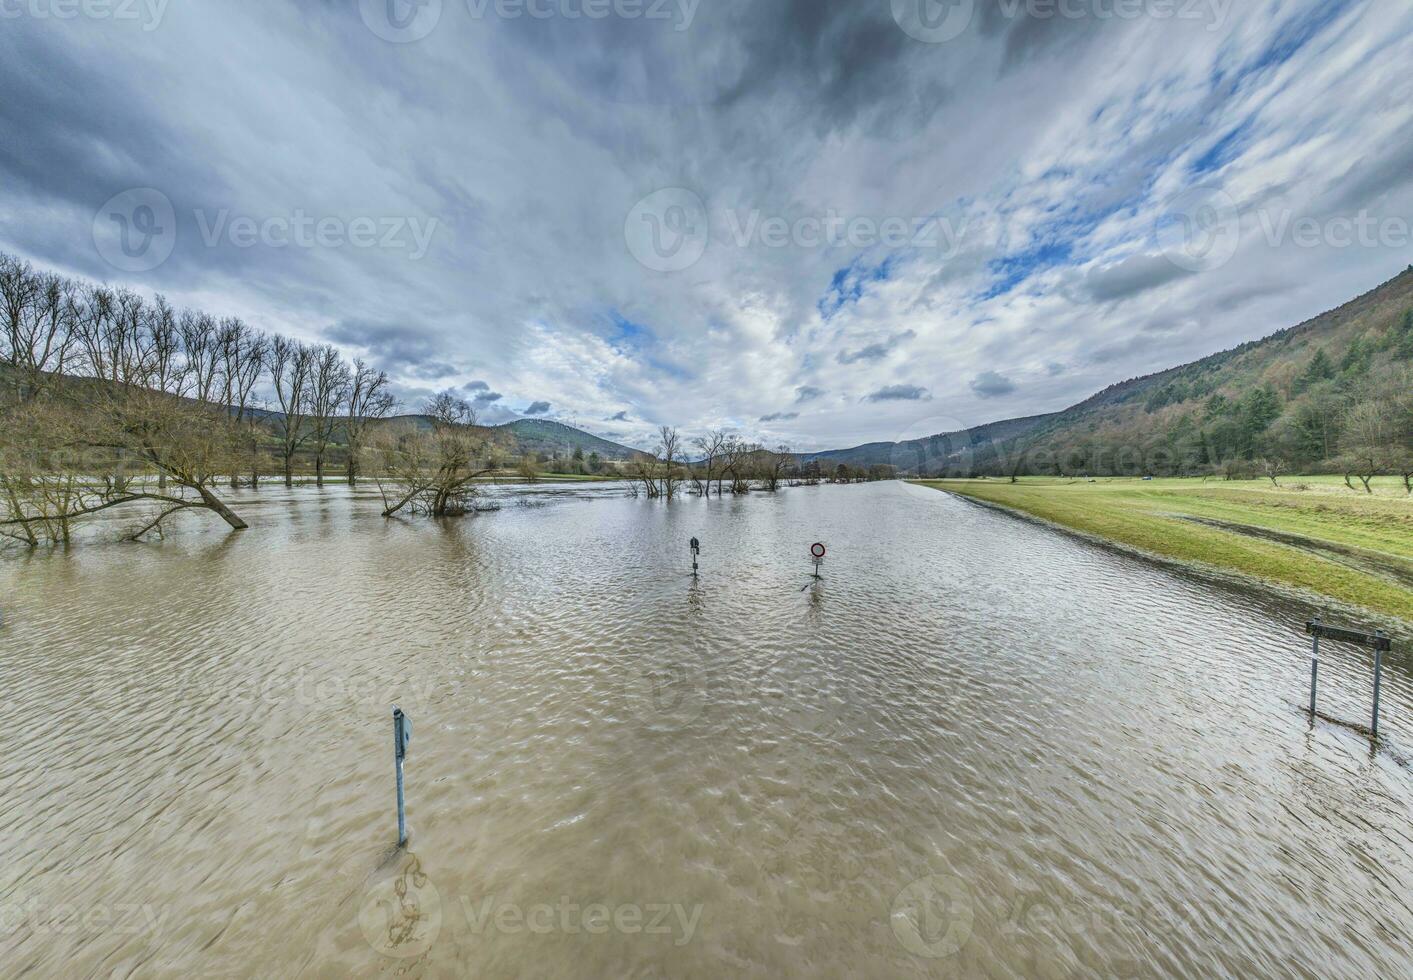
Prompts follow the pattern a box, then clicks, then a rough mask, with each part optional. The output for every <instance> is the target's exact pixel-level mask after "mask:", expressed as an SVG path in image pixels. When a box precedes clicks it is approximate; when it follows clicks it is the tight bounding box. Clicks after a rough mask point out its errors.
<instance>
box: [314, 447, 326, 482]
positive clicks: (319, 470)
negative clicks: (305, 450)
mask: <svg viewBox="0 0 1413 980" xmlns="http://www.w3.org/2000/svg"><path fill="white" fill-rule="evenodd" d="M314 485H315V486H316V487H322V486H323V485H324V456H323V454H322V453H321V454H319V455H318V456H315V457H314Z"/></svg>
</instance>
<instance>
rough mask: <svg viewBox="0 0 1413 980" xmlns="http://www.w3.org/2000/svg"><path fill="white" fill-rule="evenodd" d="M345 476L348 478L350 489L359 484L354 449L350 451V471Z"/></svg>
mask: <svg viewBox="0 0 1413 980" xmlns="http://www.w3.org/2000/svg"><path fill="white" fill-rule="evenodd" d="M345 475H346V476H347V477H348V485H349V486H350V487H351V486H354V485H355V484H356V483H357V482H358V468H357V467H356V466H354V465H353V449H352V447H350V448H349V451H348V469H347V470H346V471H345Z"/></svg>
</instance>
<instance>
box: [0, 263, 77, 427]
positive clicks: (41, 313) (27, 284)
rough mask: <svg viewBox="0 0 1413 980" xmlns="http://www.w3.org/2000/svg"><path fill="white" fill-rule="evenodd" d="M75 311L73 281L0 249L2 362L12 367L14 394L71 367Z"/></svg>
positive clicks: (34, 389) (26, 394)
mask: <svg viewBox="0 0 1413 980" xmlns="http://www.w3.org/2000/svg"><path fill="white" fill-rule="evenodd" d="M76 312H77V311H76V307H75V302H74V286H73V284H72V283H71V282H69V281H68V280H67V279H63V278H61V277H60V276H56V275H52V274H46V273H39V272H35V271H34V270H33V269H31V268H30V266H29V264H28V263H22V262H20V261H19V260H18V259H15V258H12V257H10V256H8V255H4V254H0V318H3V321H4V326H3V329H0V361H3V362H4V363H5V364H7V365H8V366H9V367H10V369H11V370H12V371H13V372H14V374H13V378H12V381H13V384H14V390H15V392H16V395H17V397H18V398H20V399H24V398H27V397H31V396H33V395H34V394H36V393H37V392H38V391H39V389H40V388H42V387H44V386H46V385H47V384H48V383H49V381H50V379H51V378H52V376H54V375H58V374H61V373H63V372H64V371H65V370H66V369H67V368H68V367H69V366H70V365H69V359H70V354H71V352H72V350H73V346H74V343H75V340H76V337H75V334H74V317H75V315H76Z"/></svg>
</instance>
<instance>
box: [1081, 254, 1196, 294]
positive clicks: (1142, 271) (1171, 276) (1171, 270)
mask: <svg viewBox="0 0 1413 980" xmlns="http://www.w3.org/2000/svg"><path fill="white" fill-rule="evenodd" d="M1195 274H1196V273H1193V272H1189V271H1188V270H1186V269H1182V268H1179V267H1178V265H1177V264H1176V263H1174V262H1172V261H1171V260H1169V259H1168V258H1167V257H1165V256H1162V255H1135V256H1133V257H1131V258H1127V259H1125V260H1123V261H1122V262H1119V263H1118V264H1116V265H1111V266H1109V267H1108V268H1105V269H1090V270H1089V273H1088V275H1086V276H1085V280H1084V286H1085V289H1086V290H1087V291H1088V293H1089V295H1090V297H1091V298H1092V299H1094V300H1095V301H1096V302H1100V303H1106V302H1109V301H1110V300H1119V299H1128V298H1129V297H1130V296H1137V295H1139V294H1140V293H1146V292H1148V290H1150V289H1157V288H1158V287H1159V286H1165V285H1167V284H1168V283H1170V282H1172V281H1173V280H1175V279H1182V278H1184V277H1186V276H1191V275H1195Z"/></svg>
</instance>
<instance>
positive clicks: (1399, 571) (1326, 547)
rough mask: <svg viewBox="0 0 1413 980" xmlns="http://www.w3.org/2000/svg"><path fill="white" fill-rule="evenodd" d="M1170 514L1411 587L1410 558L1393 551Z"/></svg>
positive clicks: (1247, 525) (1228, 522)
mask: <svg viewBox="0 0 1413 980" xmlns="http://www.w3.org/2000/svg"><path fill="white" fill-rule="evenodd" d="M1172 516H1173V517H1176V518H1178V519H1179V520H1184V521H1190V522H1192V523H1193V524H1202V525H1205V526H1207V527H1215V528H1217V529H1219V530H1222V531H1230V532H1232V533H1233V534H1244V535H1246V536H1247V537H1249V538H1260V539H1262V540H1265V541H1274V542H1276V543H1277V544H1284V545H1289V546H1290V547H1292V548H1299V549H1300V550H1302V551H1308V552H1310V553H1311V554H1312V555H1318V556H1320V557H1321V558H1325V559H1328V560H1329V561H1334V562H1338V563H1339V564H1341V565H1344V566H1346V567H1348V568H1353V569H1355V570H1356V571H1360V572H1365V573H1366V574H1369V575H1375V576H1377V577H1379V578H1381V579H1384V580H1386V581H1390V582H1394V583H1395V584H1397V585H1401V586H1403V587H1404V588H1407V589H1413V562H1407V561H1404V560H1403V559H1401V558H1397V557H1394V556H1393V555H1382V554H1379V553H1378V552H1375V551H1368V550H1365V549H1363V548H1354V547H1351V546H1349V545H1343V544H1334V543H1333V542H1330V541H1320V540H1318V539H1316V538H1306V537H1302V536H1300V535H1298V534H1287V533H1286V532H1284V531H1273V530H1271V529H1270V528H1265V527H1252V526H1251V525H1249V524H1233V523H1231V522H1230V521H1219V520H1217V519H1215V518H1211V517H1193V516H1191V515H1189V514H1173V515H1172Z"/></svg>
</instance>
